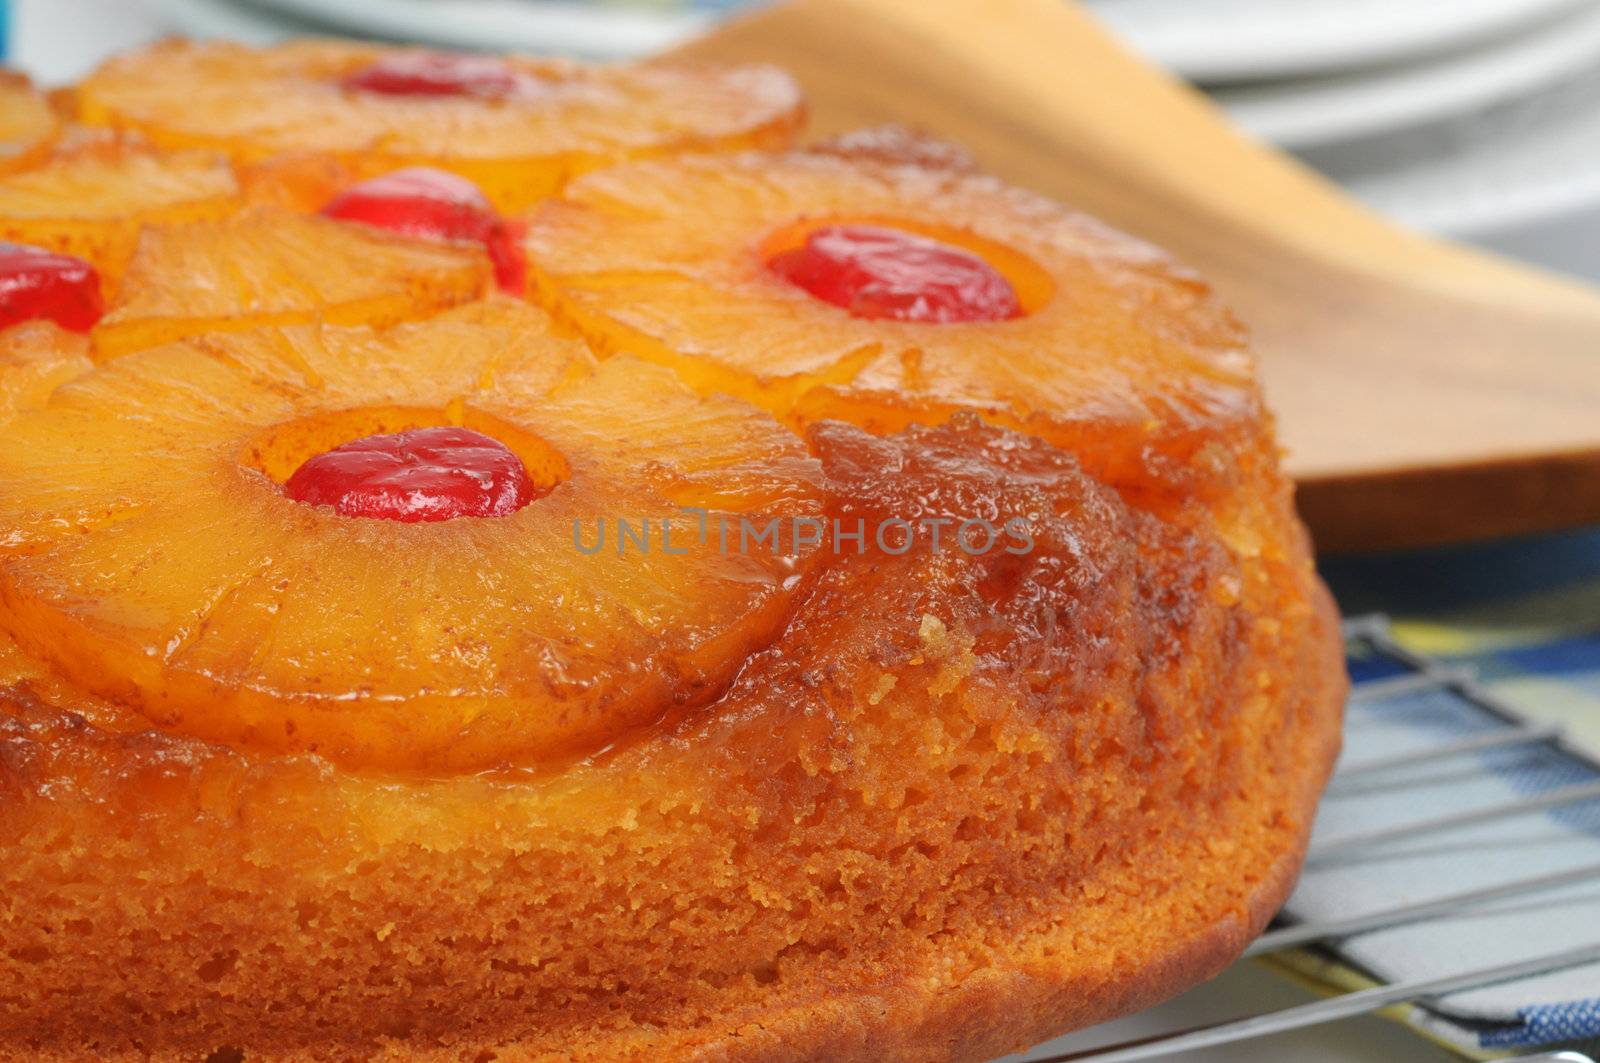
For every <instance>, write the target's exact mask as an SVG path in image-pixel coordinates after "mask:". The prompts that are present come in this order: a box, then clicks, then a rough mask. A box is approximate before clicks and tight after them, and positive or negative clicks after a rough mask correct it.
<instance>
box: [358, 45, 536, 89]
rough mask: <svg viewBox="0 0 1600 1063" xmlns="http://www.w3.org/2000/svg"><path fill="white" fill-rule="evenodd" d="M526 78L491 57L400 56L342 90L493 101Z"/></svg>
mask: <svg viewBox="0 0 1600 1063" xmlns="http://www.w3.org/2000/svg"><path fill="white" fill-rule="evenodd" d="M530 80H531V79H530V78H529V77H528V76H527V75H525V74H523V73H521V72H520V71H517V70H514V69H512V68H511V67H510V66H509V65H508V64H507V63H506V62H505V60H503V59H498V58H496V57H494V56H492V55H467V54H463V53H458V52H402V53H399V54H397V55H387V56H384V57H383V58H382V59H379V60H377V61H376V62H374V63H373V64H371V65H370V66H365V67H362V68H361V69H360V70H357V71H356V72H355V73H353V74H351V75H349V76H348V77H346V78H345V79H344V87H345V88H347V89H356V90H359V91H361V92H376V93H379V94H381V95H384V96H472V97H476V98H478V99H495V98H500V97H505V96H511V95H514V94H515V93H517V92H518V91H520V90H522V89H523V88H525V87H527V85H528V83H529V82H530Z"/></svg>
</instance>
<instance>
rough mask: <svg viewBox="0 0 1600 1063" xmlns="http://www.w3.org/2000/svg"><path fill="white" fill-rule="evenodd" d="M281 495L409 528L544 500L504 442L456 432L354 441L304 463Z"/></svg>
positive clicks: (497, 513)
mask: <svg viewBox="0 0 1600 1063" xmlns="http://www.w3.org/2000/svg"><path fill="white" fill-rule="evenodd" d="M283 491H284V494H286V495H288V496H289V497H290V498H292V499H294V500H295V501H296V502H305V503H308V504H310V505H313V506H332V507H333V509H334V512H336V513H339V514H340V515H342V516H346V517H369V518H374V519H379V520H398V521H403V522H405V523H407V524H415V523H420V522H429V521H439V520H453V519H455V518H456V517H504V516H507V515H509V514H511V513H515V512H516V511H517V510H519V509H521V508H522V507H523V506H525V505H527V504H528V503H529V502H532V501H533V500H534V499H535V498H538V497H539V496H540V495H541V494H543V493H544V492H543V491H541V490H540V489H539V488H538V487H537V486H536V485H535V484H534V482H533V481H532V480H531V479H529V477H528V470H527V468H526V466H524V465H523V464H522V459H520V458H518V457H517V456H516V455H515V454H514V453H512V452H511V449H510V448H509V447H507V446H506V445H505V444H504V443H501V442H500V441H499V440H497V439H492V438H490V437H489V436H486V435H484V434H482V433H481V432H474V431H472V430H471V429H468V428H455V427H443V428H414V429H411V430H410V431H406V432H395V433H393V434H391V435H374V436H365V437H363V438H361V439H355V440H352V441H350V442H349V443H345V444H343V445H341V446H337V447H334V448H333V449H332V450H330V451H327V452H325V453H322V454H318V455H317V456H316V457H314V458H311V459H309V460H308V461H306V462H305V464H303V465H301V466H300V468H298V469H296V470H295V473H294V475H293V476H291V477H289V480H288V482H287V483H285V484H284V485H283Z"/></svg>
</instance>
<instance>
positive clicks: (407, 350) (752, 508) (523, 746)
mask: <svg viewBox="0 0 1600 1063" xmlns="http://www.w3.org/2000/svg"><path fill="white" fill-rule="evenodd" d="M0 102H3V103H4V105H5V113H4V115H3V117H0V241H3V243H0V1061H11V1060H15V1061H23V1060H26V1061H30V1063H32V1061H44V1063H69V1061H72V1063H76V1061H80V1060H87V1059H95V1060H108V1061H113V1063H124V1061H127V1063H131V1061H134V1060H140V1061H146V1060H155V1061H160V1063H180V1061H183V1063H187V1061H195V1063H201V1061H207V1063H223V1061H239V1060H245V1061H250V1063H354V1061H368V1060H389V1061H394V1063H401V1061H417V1063H422V1061H434V1063H446V1061H452V1063H454V1061H461V1063H490V1061H499V1063H517V1061H533V1060H541V1061H543V1060H549V1061H557V1060H593V1061H603V1060H634V1059H637V1060H644V1059H650V1060H658V1059H675V1060H676V1059H684V1060H762V1061H774V1063H775V1061H783V1060H814V1061H823V1060H827V1061H833V1060H862V1061H868V1060H871V1061H879V1060H900V1061H905V1063H923V1061H928V1060H982V1059H986V1058H988V1057H990V1056H993V1055H995V1054H999V1053H1001V1052H1004V1051H1006V1050H1009V1049H1013V1048H1018V1047H1021V1046H1024V1045H1026V1044H1029V1043H1031V1042H1033V1041H1036V1040H1039V1039H1042V1038H1043V1037H1045V1036H1048V1035H1049V1034H1052V1033H1054V1032H1057V1031H1061V1030H1064V1029H1068V1028H1072V1027H1075V1026H1081V1025H1085V1024H1088V1023H1093V1022H1096V1021H1099V1020H1102V1019H1106V1018H1110V1017H1112V1016H1115V1015H1117V1014H1121V1013H1123V1012H1126V1011H1129V1010H1132V1009H1135V1008H1138V1007H1141V1006H1143V1005H1146V1004H1149V1003H1153V1002H1155V1001H1157V1000H1159V999H1161V998H1163V997H1164V996H1167V995H1170V994H1172V993H1175V992H1177V991H1178V990H1180V989H1182V988H1184V987H1186V986H1188V985H1190V984H1192V983H1193V982H1195V981H1198V980H1200V979H1202V978H1205V977H1207V976H1209V975H1210V974H1212V973H1214V972H1216V971H1217V970H1219V969H1220V968H1221V967H1222V966H1224V965H1225V964H1227V963H1228V962H1230V961H1231V960H1232V959H1233V958H1234V957H1235V956H1236V955H1237V954H1238V953H1239V951H1240V950H1241V949H1242V948H1243V946H1244V945H1245V943H1246V942H1248V941H1249V940H1250V938H1251V937H1252V936H1253V935H1254V934H1255V933H1257V932H1258V931H1259V930H1260V929H1261V927H1262V926H1263V925H1264V924H1265V922H1266V921H1267V919H1268V918H1270V916H1271V915H1272V913H1273V912H1274V911H1275V909H1276V908H1277V906H1278V905H1279V903H1280V902H1281V901H1282V900H1283V898H1284V897H1285V895H1286V894H1287V892H1288V890H1289V888H1290V887H1291V885H1292V883H1293V880H1294V878H1295V875H1296V872H1297V870H1298V867H1299V863H1300V860H1301V858H1302V856H1303V854H1304V849H1305V844H1306V836H1307V832H1308V830H1309V825H1310V820H1311V816H1312V814H1313V811H1314V808H1315V804H1316V800H1317V797H1318V795H1319V794H1320V792H1321V789H1322V786H1323V783H1324V781H1325V779H1326V776H1327V773H1328V771H1329V769H1330V767H1331V763H1332V760H1333V758H1334V756H1335V753H1336V749H1337V743H1338V724H1339V706H1340V704H1341V702H1342V699H1343V694H1344V691H1345V679H1344V676H1343V671H1342V656H1341V652H1340V650H1341V647H1340V643H1339V638H1338V630H1337V624H1336V617H1335V614H1334V611H1333V608H1332V603H1331V601H1330V599H1329V598H1328V595H1327V593H1326V591H1325V590H1324V589H1323V588H1322V586H1321V584H1320V583H1319V582H1318V580H1317V578H1316V575H1315V572H1314V570H1313V568H1312V565H1311V557H1310V548H1309V544H1308V541H1307V538H1306V535H1305V533H1304V530H1303V529H1302V527H1301V525H1300V524H1299V522H1298V520H1297V519H1296V517H1295V514H1294V509H1293V504H1292V489H1291V487H1290V485H1289V484H1288V482H1287V481H1286V480H1285V479H1284V477H1283V475H1282V473H1281V472H1280V470H1279V466H1278V460H1277V452H1276V444H1275V442H1274V438H1273V431H1272V425H1271V420H1270V417H1269V415H1268V414H1267V413H1266V412H1265V410H1264V408H1263V406H1262V402H1261V396H1260V391H1259V387H1258V385H1257V383H1256V379H1255V375H1254V369H1253V366H1252V363H1251V361H1250V359H1249V357H1248V355H1247V354H1246V353H1245V337H1244V335H1243V333H1242V331H1241V329H1240V326H1239V325H1238V324H1237V323H1236V322H1235V321H1234V320H1233V318H1232V317H1231V316H1230V315H1229V314H1228V313H1227V311H1226V310H1225V309H1223V308H1222V307H1221V305H1220V304H1219V303H1218V301H1217V300H1216V298H1215V297H1214V296H1213V295H1212V293H1211V291H1210V290H1209V289H1208V288H1207V286H1206V285H1205V284H1204V283H1203V282H1202V281H1201V280H1200V279H1199V278H1197V277H1195V276H1194V275H1192V274H1191V273H1189V272H1188V271H1186V270H1185V269H1183V268H1181V267H1179V266H1178V265H1176V264H1174V263H1172V262H1171V261H1169V260H1168V259H1167V258H1166V257H1165V256H1164V255H1162V254H1161V253H1160V252H1158V251H1157V250H1155V249H1153V248H1151V247H1148V246H1146V245H1144V244H1142V243H1139V242H1138V241H1136V240H1133V239H1131V238H1129V237H1127V236H1124V235H1121V234H1119V233H1117V232H1115V231H1112V230H1110V229H1108V228H1106V227H1105V226H1103V225H1100V224H1099V223H1097V222H1095V221H1093V220H1091V219H1088V218H1086V217H1084V216H1082V215H1079V214H1076V213H1073V212H1072V211H1070V210H1067V209H1065V208H1063V207H1062V206H1060V205H1057V204H1055V203H1052V202H1049V201H1046V200H1044V199H1041V198H1039V197H1037V196H1034V195H1032V194H1029V193H1026V192H1023V191H1021V190H1018V189H1015V188H1010V187H1007V186H1006V185H1004V184H1002V183H1001V182H999V181H997V180H995V179H994V178H992V177H989V176H986V175H984V174H982V173H981V172H979V171H978V170H977V168H976V167H975V166H974V165H973V164H972V163H971V162H970V160H967V159H966V158H965V157H964V156H962V155H961V153H960V152H959V151H956V150H954V149H951V148H948V147H945V146H942V145H938V144H935V143H933V142H930V141H927V140H924V139H921V138H918V137H916V136H914V135H910V134H904V133H898V132H894V131H871V132H867V133H863V134H856V135H852V136H848V137H844V138H841V139H839V140H837V141H832V142H828V143H823V144H814V145H811V146H809V147H805V148H796V147H795V146H794V145H793V144H792V143H791V141H792V138H793V136H794V134H795V132H796V130H797V128H798V126H799V119H800V114H801V103H800V99H799V96H798V93H797V92H796V90H795V88H794V86H793V85H792V84H791V83H790V82H789V81H788V79H787V78H786V77H785V76H784V75H782V74H781V73H779V72H776V71H773V70H767V69H743V70H707V69H695V68H676V67H670V66H664V65H654V64H651V65H645V66H639V67H618V68H609V69H604V70H596V69H588V68H582V67H570V66H562V65H552V64H547V63H534V62H530V61H524V60H520V59H515V60H514V59H499V58H495V57H487V56H459V55H447V54H440V53H431V52H424V51H416V50H404V49H398V50H397V49H381V48H377V47H371V46H366V45H344V44H322V43H316V44H291V45H286V46H283V47H279V48H275V49H270V50H251V49H247V48H243V47H239V46H234V45H225V44H207V45H197V44H185V43H173V44H163V45H158V46H156V47H153V48H151V49H148V50H146V51H144V52H140V53H137V54H133V55H129V56H125V57H122V58H118V59H114V60H112V61H111V62H110V63H108V64H107V65H106V66H105V67H103V68H102V69H101V70H100V71H98V72H97V73H95V74H94V75H92V76H91V77H90V78H88V79H87V80H86V81H85V82H84V83H82V84H81V85H78V86H76V87H75V88H73V89H71V90H68V91H64V92H61V93H56V94H52V95H51V96H49V97H45V96H43V95H41V94H39V93H37V92H36V91H34V90H33V88H32V87H31V86H29V85H28V84H27V83H26V82H23V81H21V80H17V79H11V80H6V81H0Z"/></svg>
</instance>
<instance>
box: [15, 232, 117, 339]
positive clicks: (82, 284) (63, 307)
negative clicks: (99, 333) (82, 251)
mask: <svg viewBox="0 0 1600 1063" xmlns="http://www.w3.org/2000/svg"><path fill="white" fill-rule="evenodd" d="M103 313H105V302H104V300H103V299H102V297H101V295H100V275H99V274H98V273H96V272H95V268H94V267H93V266H91V265H89V263H87V262H85V261H84V260H83V259H81V258H74V257H72V256H71V255H58V254H56V253H55V252H53V251H46V250H44V249H43V248H41V247H28V246H26V245H23V244H7V243H0V328H10V327H11V326H12V325H18V324H21V323H22V322H24V321H54V322H55V323H56V324H58V325H60V326H61V327H62V328H64V329H71V330H72V331H74V332H87V331H89V330H90V329H91V328H93V327H94V326H95V323H96V322H97V321H99V320H100V315H101V314H103Z"/></svg>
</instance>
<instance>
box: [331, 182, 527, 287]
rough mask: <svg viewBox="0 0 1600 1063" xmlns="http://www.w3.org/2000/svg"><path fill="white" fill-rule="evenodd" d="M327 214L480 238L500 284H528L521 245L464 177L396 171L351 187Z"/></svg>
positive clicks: (430, 235) (420, 233)
mask: <svg viewBox="0 0 1600 1063" xmlns="http://www.w3.org/2000/svg"><path fill="white" fill-rule="evenodd" d="M322 213H323V214H324V215H326V216H327V217H330V218H338V219H340V220H341V221H354V222H360V223H362V224H363V225H371V226H375V227H376V228H379V229H387V230H389V231H390V232H395V233H399V234H400V235H402V236H409V237H412V238H414V239H418V240H467V241H471V242H473V243H481V244H482V245H483V246H484V250H485V251H487V252H488V254H489V259H490V261H491V262H493V264H494V271H495V280H496V281H497V282H498V283H499V285H500V287H501V289H503V290H504V291H507V292H510V293H512V294H513V295H520V294H522V290H523V288H524V287H525V286H526V275H527V265H526V263H525V261H524V259H523V255H522V248H521V246H520V245H519V244H518V243H517V240H516V238H515V237H514V236H513V235H512V233H511V230H510V227H509V226H507V225H506V224H505V222H504V221H503V220H502V219H501V217H500V215H499V214H498V213H496V211H495V209H494V205H493V204H492V203H490V202H489V197H487V196H485V195H484V194H483V192H482V191H481V190H480V189H479V188H478V186H477V185H475V184H473V183H472V182H471V181H469V180H467V179H466V178H465V177H461V176H458V175H456V174H453V173H449V172H447V171H445V170H435V169H432V168H431V167H427V166H414V167H411V168H409V169H405V170H396V171H395V172H393V173H388V174H384V175H383V176H382V177H374V178H372V179H371V180H370V181H363V182H361V183H360V184H358V185H353V186H352V187H350V188H348V189H346V190H345V191H343V192H341V193H340V194H339V195H337V196H335V197H334V198H333V199H332V200H330V201H329V203H328V205H327V206H325V207H323V208H322Z"/></svg>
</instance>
